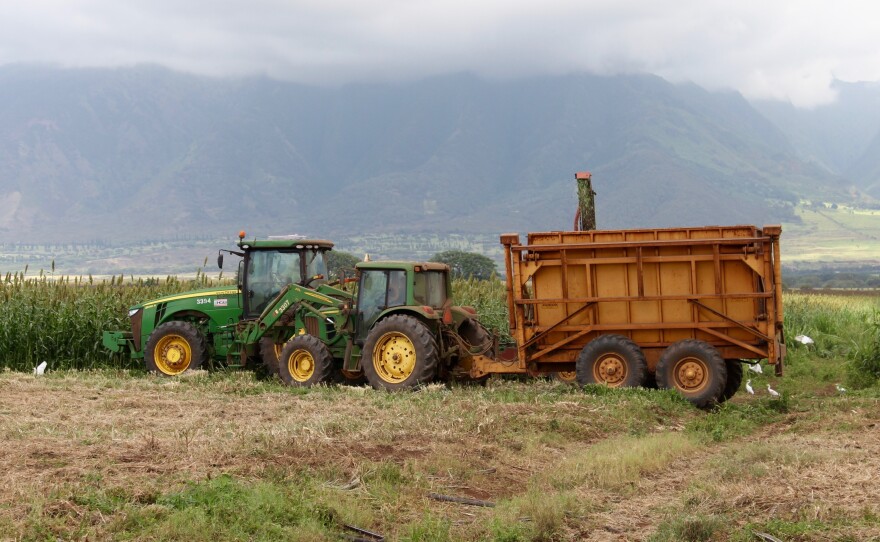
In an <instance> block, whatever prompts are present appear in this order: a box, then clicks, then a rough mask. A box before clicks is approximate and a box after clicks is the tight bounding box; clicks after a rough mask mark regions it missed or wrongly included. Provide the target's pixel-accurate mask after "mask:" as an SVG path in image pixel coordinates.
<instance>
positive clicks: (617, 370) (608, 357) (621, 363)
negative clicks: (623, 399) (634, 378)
mask: <svg viewBox="0 0 880 542" xmlns="http://www.w3.org/2000/svg"><path fill="white" fill-rule="evenodd" d="M626 374H627V370H626V361H625V360H624V359H623V358H622V357H620V356H619V355H617V354H602V355H601V356H600V357H599V359H597V360H596V363H594V364H593V378H594V379H595V380H596V382H601V383H604V384H607V385H608V386H610V387H612V388H616V387H618V386H621V385H623V382H624V380H626Z"/></svg>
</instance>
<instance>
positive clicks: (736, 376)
mask: <svg viewBox="0 0 880 542" xmlns="http://www.w3.org/2000/svg"><path fill="white" fill-rule="evenodd" d="M724 364H725V365H726V366H727V383H726V384H725V385H724V393H723V394H722V395H721V401H722V402H723V401H727V400H728V399H730V398H731V397H733V396H734V395H736V392H737V391H739V386H740V384H742V381H743V366H742V363H741V362H740V361H739V360H738V359H726V360H724Z"/></svg>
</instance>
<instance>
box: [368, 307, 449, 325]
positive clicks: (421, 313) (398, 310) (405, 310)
mask: <svg viewBox="0 0 880 542" xmlns="http://www.w3.org/2000/svg"><path fill="white" fill-rule="evenodd" d="M395 314H400V315H403V316H412V317H414V318H418V319H419V320H421V321H422V323H424V324H425V325H427V326H428V327H429V328H431V329H436V328H437V326H438V325H439V324H440V319H441V318H442V317H443V313H441V312H440V311H436V310H432V311H426V310H425V309H423V308H422V307H410V306H407V307H391V308H390V309H387V310H386V311H385V312H383V313H382V314H380V315H379V317H378V318H376V321H375V322H374V323H373V325H372V326H371V328H370V329H372V328H374V327H376V324H378V323H379V322H381V321H382V320H384V319H386V318H388V317H389V316H393V315H395Z"/></svg>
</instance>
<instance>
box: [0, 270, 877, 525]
mask: <svg viewBox="0 0 880 542" xmlns="http://www.w3.org/2000/svg"><path fill="white" fill-rule="evenodd" d="M208 282H209V281H208V279H206V278H204V277H201V276H200V277H197V278H196V280H195V281H179V280H176V279H173V278H169V279H165V280H160V281H152V280H151V281H140V282H138V281H131V280H126V281H122V280H121V279H118V278H117V279H114V280H113V281H110V282H101V283H98V282H97V281H94V280H89V279H88V278H86V279H85V280H83V279H81V278H78V277H77V278H73V279H70V280H68V279H66V278H65V279H64V280H60V279H56V280H48V279H46V278H37V279H25V278H24V277H23V276H21V275H18V276H11V275H8V276H7V277H5V280H4V281H3V283H2V285H0V334H2V335H0V366H2V367H3V368H5V370H4V371H2V372H0V438H2V444H0V476H2V478H3V479H2V485H0V487H2V489H0V540H47V541H49V540H51V541H55V540H91V541H94V540H194V541H211V542H215V541H226V540H230V541H232V540H302V541H314V540H317V541H320V540H328V541H335V540H380V539H382V538H380V537H384V540H409V541H455V540H486V541H489V540H499V541H520V540H521V541H555V540H559V541H568V540H572V541H574V540H649V541H680V540H684V541H697V540H720V541H726V540H730V541H748V540H760V538H759V536H760V535H761V534H764V533H766V534H768V535H772V536H774V537H776V538H778V539H779V540H784V541H786V542H789V541H802V540H810V541H813V540H815V541H819V540H822V541H825V540H851V541H862V540H880V497H878V495H880V491H878V489H877V488H878V487H880V384H878V380H880V329H878V326H880V317H878V314H880V313H878V311H877V309H878V307H880V297H870V296H841V295H807V294H799V293H787V294H786V296H785V305H786V337H787V343H788V351H789V355H788V359H787V366H786V374H785V376H783V377H776V376H774V375H773V374H772V370H770V369H769V368H768V367H767V366H765V367H764V369H765V370H764V373H763V374H755V373H751V372H748V371H747V375H748V376H747V378H750V379H751V385H752V386H753V388H754V390H755V394H754V395H749V394H747V393H745V391H744V390H741V391H740V393H739V394H737V395H736V396H735V397H734V398H733V399H732V400H731V401H730V402H728V403H726V404H724V405H723V406H721V407H720V408H718V409H716V410H715V411H712V412H703V411H699V410H696V409H693V408H692V407H690V406H689V405H688V404H687V403H685V402H683V401H682V400H680V399H678V398H677V397H676V396H675V395H674V394H671V393H668V392H663V391H656V390H642V389H635V390H620V391H617V390H607V389H605V388H598V387H588V388H586V389H578V388H576V387H574V386H569V385H566V384H563V383H559V382H555V381H550V380H533V381H517V380H506V379H493V380H490V381H489V383H488V384H487V385H486V386H485V387H480V386H458V385H453V386H444V385H432V386H429V387H427V388H426V389H423V390H421V391H418V392H414V393H400V394H389V393H383V392H376V391H373V390H371V389H367V388H358V387H319V388H313V389H308V390H302V389H292V388H286V387H284V386H282V385H281V384H280V382H279V381H277V380H272V379H267V378H265V377H263V376H261V375H259V374H257V373H252V372H249V371H239V370H223V369H220V370H215V371H213V372H203V371H200V372H195V373H191V374H187V375H185V376H183V377H182V378H177V379H168V378H160V377H155V376H152V375H147V374H145V373H144V372H143V370H142V369H141V368H140V367H137V366H133V365H132V364H131V363H130V362H129V361H128V360H126V359H120V358H113V357H111V356H110V355H109V354H108V353H105V352H104V351H102V349H101V346H100V332H101V331H102V330H104V329H120V328H124V327H125V326H126V325H127V322H126V321H125V314H126V309H127V307H128V305H130V304H133V303H135V302H137V301H141V300H144V299H147V298H151V297H155V296H157V295H160V294H164V293H170V292H175V291H181V290H186V289H190V288H192V287H194V286H196V285H204V284H207V283H208ZM454 288H455V291H456V298H457V299H456V300H457V302H459V303H461V304H470V305H474V306H476V307H477V308H478V310H479V311H480V312H481V314H483V315H484V320H485V321H486V322H487V323H488V324H489V325H490V326H491V327H493V328H495V329H496V330H498V331H501V332H504V328H503V326H504V320H505V314H504V310H505V309H504V303H503V293H504V287H503V285H502V284H501V283H500V282H497V281H496V282H479V281H459V282H457V283H456V284H455V285H454ZM801 334H803V335H808V336H810V337H811V338H813V339H814V341H815V344H812V345H808V346H805V345H803V344H801V343H799V342H797V341H795V339H794V337H795V336H797V335H801ZM43 360H46V361H47V362H48V363H49V370H48V372H47V373H46V374H45V375H42V376H36V375H33V374H32V368H33V367H34V366H35V365H36V364H38V363H39V362H40V361H43ZM768 384H769V385H771V386H772V387H773V388H774V389H776V390H778V391H779V392H780V393H781V394H782V396H781V397H780V398H778V399H774V398H771V397H770V396H769V395H768V393H767V391H766V390H767V385H768ZM836 384H840V385H842V386H843V387H845V388H846V391H845V392H840V391H838V389H837V387H836ZM445 497H452V500H448V499H447V500H442V499H443V498H445ZM456 500H457V501H465V502H454V501H456Z"/></svg>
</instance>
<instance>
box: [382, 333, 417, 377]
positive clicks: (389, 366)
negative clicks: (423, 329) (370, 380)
mask: <svg viewBox="0 0 880 542" xmlns="http://www.w3.org/2000/svg"><path fill="white" fill-rule="evenodd" d="M373 367H375V368H376V373H377V374H378V375H379V378H381V379H382V380H384V381H385V382H389V383H391V384H397V383H399V382H403V381H404V380H406V379H407V378H409V376H410V375H411V374H412V373H413V371H414V370H415V368H416V347H415V346H414V345H413V343H412V341H411V340H409V337H407V336H406V335H404V334H403V333H399V332H397V331H391V332H388V333H386V334H384V335H382V336H381V337H379V340H378V341H376V346H374V347H373Z"/></svg>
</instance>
